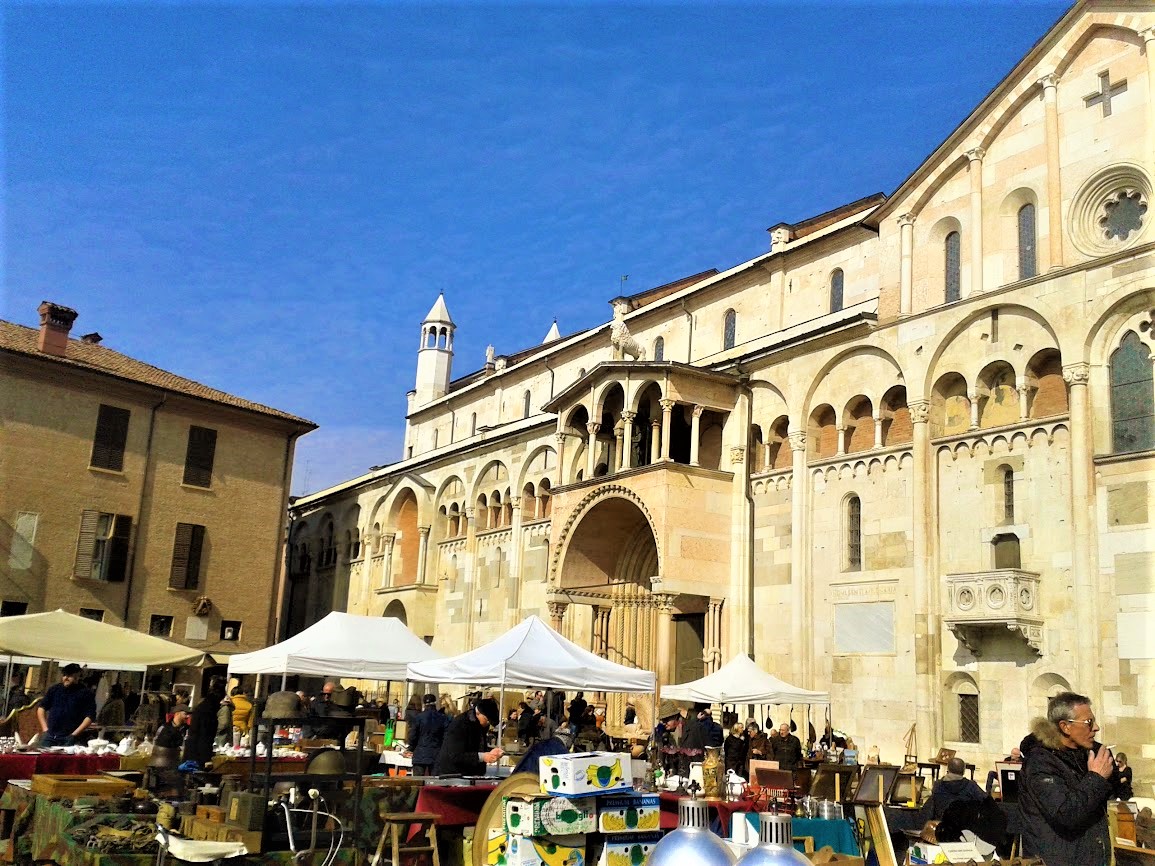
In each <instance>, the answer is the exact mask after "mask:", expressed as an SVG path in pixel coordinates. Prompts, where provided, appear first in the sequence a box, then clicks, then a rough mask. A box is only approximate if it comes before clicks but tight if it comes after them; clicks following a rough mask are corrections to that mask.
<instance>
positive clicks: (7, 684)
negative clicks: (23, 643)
mask: <svg viewBox="0 0 1155 866" xmlns="http://www.w3.org/2000/svg"><path fill="white" fill-rule="evenodd" d="M11 694H12V653H8V670H7V672H6V673H5V674H4V713H3V715H5V716H6V715H8V697H9V695H11Z"/></svg>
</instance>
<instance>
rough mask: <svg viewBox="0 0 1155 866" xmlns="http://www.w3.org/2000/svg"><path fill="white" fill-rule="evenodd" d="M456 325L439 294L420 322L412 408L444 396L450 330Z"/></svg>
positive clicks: (449, 367)
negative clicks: (419, 343) (419, 340)
mask: <svg viewBox="0 0 1155 866" xmlns="http://www.w3.org/2000/svg"><path fill="white" fill-rule="evenodd" d="M456 328H457V326H456V325H454V324H453V319H451V318H450V317H449V309H448V308H447V307H446V306H445V295H444V294H440V295H438V296H437V302H436V303H435V304H434V305H433V308H432V309H431V310H430V311H429V313H428V314H427V315H426V316H425V320H424V321H423V322H422V323H421V346H420V348H419V349H418V352H417V384H416V387H415V389H414V390H415V394H414V400H413V406H414V408H417V407H419V406H424V405H425V404H426V403H430V402H432V401H434V400H436V399H437V398H438V397H444V396H445V394H446V392H447V391H448V390H449V379H450V376H451V375H452V373H453V332H454V330H456Z"/></svg>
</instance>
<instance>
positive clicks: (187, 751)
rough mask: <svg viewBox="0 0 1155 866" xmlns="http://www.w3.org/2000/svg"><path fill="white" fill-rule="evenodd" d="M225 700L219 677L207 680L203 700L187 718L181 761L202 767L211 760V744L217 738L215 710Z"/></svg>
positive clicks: (221, 681) (222, 684)
mask: <svg viewBox="0 0 1155 866" xmlns="http://www.w3.org/2000/svg"><path fill="white" fill-rule="evenodd" d="M224 699H225V684H224V681H223V680H222V679H220V678H219V677H213V678H212V679H211V680H209V686H208V689H207V690H206V691H205V696H204V698H202V699H201V702H200V703H199V704H197V705H196V706H195V707H194V708H193V711H192V714H191V715H190V716H189V726H188V734H187V735H186V736H185V738H184V754H183V755H182V756H181V759H182V760H183V761H194V762H195V763H196V764H198V765H199V766H201V767H203V766H204V765H205V764H208V763H210V762H211V761H212V759H213V744H214V741H215V740H216V738H217V710H219V709H220V708H221V701H223V700H224Z"/></svg>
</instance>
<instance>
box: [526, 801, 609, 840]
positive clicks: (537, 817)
mask: <svg viewBox="0 0 1155 866" xmlns="http://www.w3.org/2000/svg"><path fill="white" fill-rule="evenodd" d="M597 828H598V804H597V800H596V799H595V798H594V797H574V798H569V797H547V796H545V795H539V796H537V797H506V798H505V829H506V831H508V833H509V834H510V835H511V836H568V835H573V834H574V833H593V832H594V831H595V830H597Z"/></svg>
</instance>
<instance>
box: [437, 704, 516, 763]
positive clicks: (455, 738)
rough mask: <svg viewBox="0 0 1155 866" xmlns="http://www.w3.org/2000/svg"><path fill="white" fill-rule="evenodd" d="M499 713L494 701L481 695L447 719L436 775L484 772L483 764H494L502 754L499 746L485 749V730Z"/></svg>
mask: <svg viewBox="0 0 1155 866" xmlns="http://www.w3.org/2000/svg"><path fill="white" fill-rule="evenodd" d="M499 712H500V710H499V709H498V707H497V701H495V700H494V699H493V698H482V699H481V700H479V701H478V702H477V703H476V704H474V705H473V706H472V707H470V708H469V709H468V710H467V711H466V712H464V713H462V714H461V715H459V716H458V717H457V718H455V719H454V720H453V721H452V722H450V723H449V727H448V728H446V730H445V740H444V741H443V742H442V744H441V751H440V753H439V754H438V755H437V762H436V763H435V765H434V768H433V772H434V773H436V774H437V775H438V776H441V775H447V774H449V775H452V774H456V775H461V776H483V775H485V765H486V764H494V763H496V762H497V760H498V759H499V758H500V757H501V756H502V755H503V754H505V753H504V752H503V751H502V750H501V749H498V748H494V749H489V750H488V751H486V749H485V745H486V743H485V732H486V731H487V730H488V729H489V726H490V725H491V724H493V722H494V721H496V720H497V718H498V713H499Z"/></svg>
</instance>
